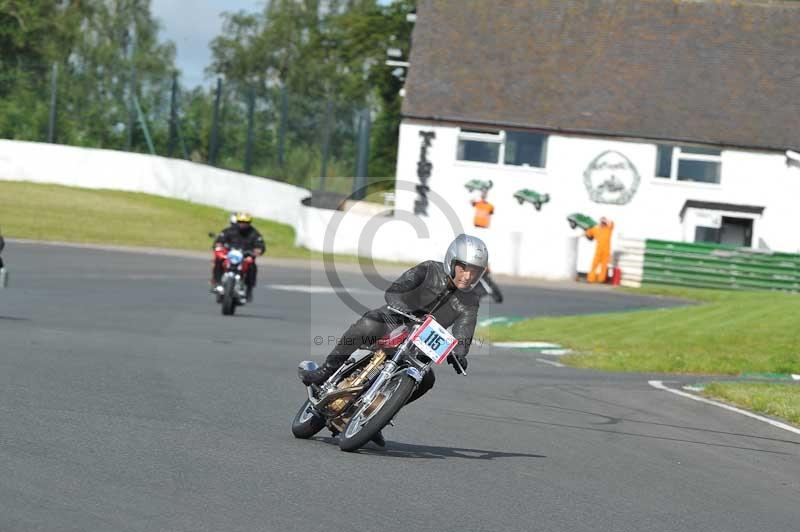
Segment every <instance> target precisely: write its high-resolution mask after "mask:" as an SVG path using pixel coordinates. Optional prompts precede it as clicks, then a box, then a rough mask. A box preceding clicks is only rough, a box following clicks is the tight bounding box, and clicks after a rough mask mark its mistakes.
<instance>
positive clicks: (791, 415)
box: [702, 382, 800, 426]
mask: <svg viewBox="0 0 800 532" xmlns="http://www.w3.org/2000/svg"><path fill="white" fill-rule="evenodd" d="M702 394H703V395H704V396H706V397H710V398H714V399H721V400H723V401H725V402H727V403H731V404H734V405H736V406H740V407H742V408H746V409H747V410H751V411H753V412H759V413H761V414H766V415H768V416H775V417H779V418H783V419H786V420H788V421H789V422H790V423H793V424H795V425H798V426H800V385H798V384H791V383H785V384H784V383H780V384H778V383H766V382H713V383H711V384H709V385H708V386H706V387H705V389H704V390H703V392H702Z"/></svg>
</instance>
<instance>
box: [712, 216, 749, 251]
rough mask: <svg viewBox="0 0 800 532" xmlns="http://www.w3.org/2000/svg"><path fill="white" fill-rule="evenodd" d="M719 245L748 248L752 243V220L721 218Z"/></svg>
mask: <svg viewBox="0 0 800 532" xmlns="http://www.w3.org/2000/svg"><path fill="white" fill-rule="evenodd" d="M719 243H720V244H726V245H728V246H738V247H747V248H749V247H750V246H751V245H752V243H753V220H751V219H750V218H730V217H728V216H723V217H722V227H721V228H720V230H719Z"/></svg>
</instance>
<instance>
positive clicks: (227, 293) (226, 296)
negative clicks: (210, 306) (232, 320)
mask: <svg viewBox="0 0 800 532" xmlns="http://www.w3.org/2000/svg"><path fill="white" fill-rule="evenodd" d="M235 285H236V279H234V278H233V277H228V278H226V279H225V282H224V284H223V285H222V314H223V315H224V316H232V315H233V313H234V312H235V311H236V301H235V295H234V292H235Z"/></svg>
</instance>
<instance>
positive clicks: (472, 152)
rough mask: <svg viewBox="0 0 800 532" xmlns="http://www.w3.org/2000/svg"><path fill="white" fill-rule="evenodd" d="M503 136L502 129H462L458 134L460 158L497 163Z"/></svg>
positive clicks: (462, 159)
mask: <svg viewBox="0 0 800 532" xmlns="http://www.w3.org/2000/svg"><path fill="white" fill-rule="evenodd" d="M503 138H504V136H503V132H502V131H486V130H476V129H462V130H461V133H460V134H459V136H458V154H457V157H458V160H459V161H474V162H476V163H494V164H497V161H499V160H500V147H501V146H502V144H503Z"/></svg>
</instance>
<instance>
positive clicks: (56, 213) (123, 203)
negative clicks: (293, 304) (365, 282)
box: [0, 181, 310, 257]
mask: <svg viewBox="0 0 800 532" xmlns="http://www.w3.org/2000/svg"><path fill="white" fill-rule="evenodd" d="M229 214H230V213H229V212H227V211H224V210H222V209H217V208H214V207H206V206H203V205H197V204H194V203H189V202H187V201H180V200H174V199H167V198H162V197H159V196H151V195H148V194H139V193H135V192H120V191H114V190H90V189H84V188H72V187H62V186H57V185H38V184H31V183H22V182H16V181H0V229H2V233H3V236H5V237H7V238H9V237H10V238H28V239H33V240H50V241H62V242H80V243H93V244H114V245H125V246H144V247H162V248H176V249H192V250H207V249H209V247H210V246H211V239H210V238H209V237H208V233H209V232H214V233H216V232H218V231H219V230H220V229H222V228H223V227H225V226H226V225H227V224H228V216H229ZM253 225H254V226H255V227H256V228H257V229H258V230H259V231H260V232H261V234H262V235H264V240H265V241H266V243H267V254H268V255H270V256H278V257H308V256H310V253H309V252H308V250H306V249H303V248H298V247H295V246H294V230H293V229H292V228H291V227H290V226H288V225H285V224H280V223H277V222H272V221H268V220H260V219H256V220H254V222H253Z"/></svg>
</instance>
